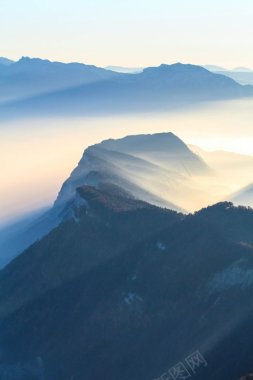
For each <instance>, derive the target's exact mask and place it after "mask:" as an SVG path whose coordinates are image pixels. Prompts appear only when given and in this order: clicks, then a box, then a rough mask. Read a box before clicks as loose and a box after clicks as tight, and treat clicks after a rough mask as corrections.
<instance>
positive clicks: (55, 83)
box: [0, 58, 253, 118]
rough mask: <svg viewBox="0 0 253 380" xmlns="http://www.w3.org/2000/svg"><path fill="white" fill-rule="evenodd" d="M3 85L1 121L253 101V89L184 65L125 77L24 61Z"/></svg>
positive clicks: (2, 77)
mask: <svg viewBox="0 0 253 380" xmlns="http://www.w3.org/2000/svg"><path fill="white" fill-rule="evenodd" d="M0 85H1V87H0V88H1V90H0V99H2V105H1V106H0V113H1V118H8V117H21V116H43V115H44V116H45V115H46V116H48V115H61V116H64V115H89V114H96V115H98V114H101V113H102V114H104V113H119V112H130V111H131V112H133V111H150V110H169V109H171V108H175V107H182V106H184V105H186V104H193V103H198V102H203V101H212V100H217V101H218V100H222V99H234V98H242V97H249V96H253V87H251V86H241V85H239V84H238V83H236V82H235V81H233V80H232V79H230V78H228V77H227V76H224V75H220V74H216V73H212V72H210V71H208V70H206V69H204V68H203V67H200V66H194V65H183V64H180V63H178V64H173V65H161V66H159V67H149V68H145V69H144V70H143V71H142V72H140V73H136V74H122V73H116V72H113V71H109V70H105V69H102V68H97V67H95V66H87V65H83V64H77V63H71V64H63V63H58V62H50V61H45V60H40V59H30V58H22V59H21V60H20V61H18V62H16V63H13V64H11V65H7V66H6V65H0ZM6 102H7V104H5V103H6Z"/></svg>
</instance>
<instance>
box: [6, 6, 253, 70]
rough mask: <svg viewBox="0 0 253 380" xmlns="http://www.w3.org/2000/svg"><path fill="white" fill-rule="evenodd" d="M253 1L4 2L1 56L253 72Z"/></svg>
mask: <svg viewBox="0 0 253 380" xmlns="http://www.w3.org/2000/svg"><path fill="white" fill-rule="evenodd" d="M252 19H253V2H252V0H240V1H238V0H212V1H211V0H204V1H203V0H191V1H189V0H155V1H154V0H138V1H136V0H127V1H125V0H107V1H104V0H93V1H89V0H54V1H52V0H44V1H40V0H23V1H19V0H8V1H6V0H0V33H1V47H0V50H1V51H0V56H1V55H2V56H7V57H10V58H13V59H18V58H19V57H21V56H23V55H25V56H31V57H41V58H48V59H51V60H59V61H66V62H69V61H79V62H84V63H89V64H95V65H99V66H107V65H123V66H134V67H138V66H152V65H154V66H157V65H159V64H161V63H174V62H178V61H180V62H183V63H194V64H217V65H222V66H226V67H228V68H232V67H235V66H248V67H252V68H253V52H252V49H251V48H250V47H251V46H252V39H253V23H252Z"/></svg>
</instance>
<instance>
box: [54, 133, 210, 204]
mask: <svg viewBox="0 0 253 380" xmlns="http://www.w3.org/2000/svg"><path fill="white" fill-rule="evenodd" d="M208 173H209V168H208V166H207V165H206V164H205V163H204V161H202V160H201V158H199V157H198V156H197V155H195V154H194V153H193V152H192V151H191V150H190V149H189V148H188V147H187V146H186V145H185V144H184V143H183V141H182V140H180V139H179V138H178V137H176V136H175V135H173V134H172V133H158V134H154V135H138V136H128V137H125V138H123V139H118V140H105V141H103V142H102V143H100V144H97V145H94V146H92V147H90V148H88V149H87V150H86V151H85V152H84V155H83V157H82V159H81V161H80V162H79V164H78V166H77V168H76V169H75V170H74V171H73V172H72V173H71V176H70V177H69V178H68V179H67V181H65V183H64V184H63V187H62V189H61V191H60V193H59V195H58V198H57V200H56V202H55V207H58V206H59V205H60V204H61V203H62V202H63V203H64V204H65V203H66V201H68V200H69V199H71V198H72V197H73V196H75V190H76V188H77V187H78V186H81V185H84V184H88V185H93V186H94V185H95V186H99V183H100V182H112V183H114V184H116V185H118V186H121V187H124V188H125V189H126V190H127V191H129V192H130V193H132V194H133V195H134V196H135V197H136V198H138V199H142V200H145V201H147V202H151V203H154V204H156V205H158V206H167V207H170V208H173V209H177V210H179V209H182V208H185V206H186V203H184V199H185V194H186V192H187V193H188V200H189V199H190V196H191V195H190V194H189V193H191V189H190V185H189V183H190V182H191V180H190V179H189V178H191V177H194V175H204V174H208ZM175 189H177V193H176V192H175ZM180 194H181V199H180ZM178 200H180V202H179V203H178V202H177V201H178ZM176 205H177V206H176Z"/></svg>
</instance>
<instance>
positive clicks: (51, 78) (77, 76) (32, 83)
mask: <svg viewBox="0 0 253 380" xmlns="http://www.w3.org/2000/svg"><path fill="white" fill-rule="evenodd" d="M1 63H3V64H4V65H1ZM6 63H7V64H6ZM116 75H120V74H116V73H113V72H112V71H108V70H105V69H102V68H98V67H96V66H90V65H84V64H80V63H69V64H65V63H61V62H50V61H47V60H42V59H37V58H33V59H31V58H28V57H23V58H21V59H20V60H19V61H18V62H6V61H5V60H4V61H3V62H2V61H1V60H0V102H1V101H13V100H15V99H22V98H27V97H29V96H34V95H39V94H42V93H47V92H50V91H56V90H59V89H64V88H67V87H73V86H79V85H83V84H87V83H92V82H96V81H101V80H107V79H110V78H113V77H115V76H116Z"/></svg>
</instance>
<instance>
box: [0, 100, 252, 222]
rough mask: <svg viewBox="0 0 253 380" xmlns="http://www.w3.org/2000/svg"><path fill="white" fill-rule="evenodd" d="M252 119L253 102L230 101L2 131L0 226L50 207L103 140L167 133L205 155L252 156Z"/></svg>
mask: <svg viewBox="0 0 253 380" xmlns="http://www.w3.org/2000/svg"><path fill="white" fill-rule="evenodd" d="M252 118H253V103H252V101H234V102H223V103H220V104H213V105H211V106H210V105H209V106H208V107H207V106H203V107H202V109H196V110H189V111H184V112H179V113H171V114H156V113H154V114H146V115H136V116H127V117H124V116H122V117H112V118H109V117H107V118H97V119H96V118H84V119H64V120H57V119H41V120H29V121H22V122H12V123H8V124H6V125H1V130H0V160H1V162H2V163H3V164H2V171H1V187H0V215H1V216H2V221H4V220H7V219H8V218H10V217H11V216H14V215H17V214H22V213H24V212H26V211H27V210H31V209H35V208H37V207H41V206H42V205H48V204H50V203H52V202H53V200H54V199H55V197H56V195H57V193H58V191H59V189H60V186H61V185H62V183H63V181H64V180H65V179H66V178H67V177H68V176H69V174H70V172H71V171H72V170H73V169H74V167H75V166H76V165H77V163H78V161H79V160H80V158H81V156H82V153H83V151H84V149H85V148H86V147H87V146H89V145H91V144H94V143H97V142H100V141H101V140H103V139H106V138H118V137H123V136H125V135H129V134H139V133H156V132H164V131H165V132H166V131H171V132H174V133H175V134H176V135H177V136H179V137H180V138H181V139H183V140H184V141H185V142H186V143H188V144H194V145H198V146H200V147H201V148H203V149H207V150H226V151H234V152H238V153H241V154H247V155H252V156H253V135H252V122H251V121H252ZM248 174H249V176H248V175H247V176H246V175H245V174H244V176H242V178H241V179H240V181H235V182H234V185H233V183H232V185H231V184H229V186H231V189H233V191H236V190H237V189H239V188H240V187H241V186H244V185H247V184H248V183H249V182H250V176H251V171H250V172H249V173H248Z"/></svg>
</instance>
